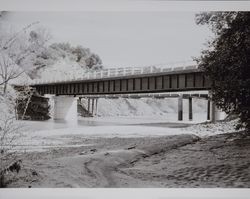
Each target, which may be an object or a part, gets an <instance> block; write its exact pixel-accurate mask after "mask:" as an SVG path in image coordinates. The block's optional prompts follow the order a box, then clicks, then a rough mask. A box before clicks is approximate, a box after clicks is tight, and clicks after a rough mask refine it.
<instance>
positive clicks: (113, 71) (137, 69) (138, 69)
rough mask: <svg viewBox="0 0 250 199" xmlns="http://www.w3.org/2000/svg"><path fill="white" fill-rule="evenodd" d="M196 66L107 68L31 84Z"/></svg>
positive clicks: (34, 81)
mask: <svg viewBox="0 0 250 199" xmlns="http://www.w3.org/2000/svg"><path fill="white" fill-rule="evenodd" d="M197 68H198V67H197V66H196V65H189V66H181V67H174V68H167V67H165V68H163V67H156V66H146V67H125V68H107V69H103V70H95V71H93V70H89V71H87V72H85V73H78V74H73V73H71V74H70V75H68V76H67V77H66V76H65V77H62V78H60V77H57V76H55V77H53V79H52V78H50V79H48V78H47V79H35V80H33V81H32V83H31V84H48V83H57V82H70V81H79V80H88V79H102V78H108V77H122V76H129V75H139V74H152V73H161V72H170V71H180V70H188V69H197Z"/></svg>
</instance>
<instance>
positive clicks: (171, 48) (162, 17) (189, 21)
mask: <svg viewBox="0 0 250 199" xmlns="http://www.w3.org/2000/svg"><path fill="white" fill-rule="evenodd" d="M7 19H8V22H9V23H11V24H13V26H17V27H18V28H21V27H23V26H25V25H27V24H29V23H31V22H34V21H40V26H43V27H45V28H48V29H49V31H50V33H51V35H52V36H53V38H52V40H51V42H54V41H55V42H69V43H71V44H72V45H82V46H84V47H88V48H90V49H91V50H92V51H93V52H95V53H97V54H98V55H99V56H100V57H101V59H102V61H103V64H104V65H105V66H110V67H114V66H117V67H119V66H140V65H151V64H159V63H169V62H179V61H186V60H191V59H192V56H199V54H200V51H201V49H202V48H204V43H205V42H206V40H207V39H208V38H209V36H210V35H211V33H210V31H209V30H208V28H207V27H205V26H204V27H203V26H197V25H196V24H195V12H180V11H179V12H176V11H175V12H170V11H167V12H86V11H85V12H12V13H10V14H9V15H8V18H7Z"/></svg>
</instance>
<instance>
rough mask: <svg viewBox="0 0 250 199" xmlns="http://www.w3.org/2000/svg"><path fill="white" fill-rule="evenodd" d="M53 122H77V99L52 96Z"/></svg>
mask: <svg viewBox="0 0 250 199" xmlns="http://www.w3.org/2000/svg"><path fill="white" fill-rule="evenodd" d="M53 98H54V114H53V118H54V120H77V98H76V97H73V96H54V97H53Z"/></svg>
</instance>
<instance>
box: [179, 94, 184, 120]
mask: <svg viewBox="0 0 250 199" xmlns="http://www.w3.org/2000/svg"><path fill="white" fill-rule="evenodd" d="M178 120H179V121H182V120H183V96H182V95H180V96H179V98H178Z"/></svg>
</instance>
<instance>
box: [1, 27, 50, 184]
mask: <svg viewBox="0 0 250 199" xmlns="http://www.w3.org/2000/svg"><path fill="white" fill-rule="evenodd" d="M35 24H37V22H35V23H33V24H30V25H28V26H26V27H24V28H23V29H22V30H20V31H19V32H14V33H12V34H11V33H6V32H3V31H2V30H3V28H1V29H0V110H1V113H0V187H4V186H6V184H7V183H8V181H9V180H11V179H13V176H12V175H13V174H14V173H15V172H14V171H16V172H18V171H19V170H20V160H18V159H17V157H18V155H17V150H18V149H17V148H16V147H17V145H18V142H19V140H20V138H21V137H22V134H21V126H20V123H19V122H18V121H17V120H16V111H15V110H16V105H17V104H16V102H17V101H18V99H20V100H22V99H24V98H26V99H28V100H27V102H26V103H27V104H26V106H25V107H28V103H29V99H30V96H31V95H32V92H31V90H30V89H29V88H27V89H25V90H24V91H23V92H20V93H18V92H17V91H15V90H14V89H13V87H12V86H11V83H13V81H14V80H17V79H18V78H19V77H21V75H22V74H25V72H26V71H27V70H28V69H27V68H25V67H22V63H23V62H24V60H26V59H29V57H32V56H33V57H34V55H36V53H39V52H40V49H42V48H43V47H44V45H45V43H46V42H47V41H48V39H49V36H48V35H46V34H45V32H43V31H41V30H40V31H30V32H29V34H27V31H28V30H29V29H30V28H31V27H32V26H33V25H35ZM25 112H26V111H25V110H24V113H23V117H24V115H25Z"/></svg>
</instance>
